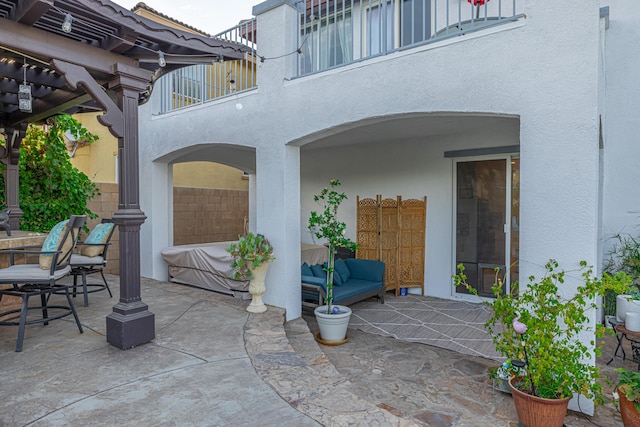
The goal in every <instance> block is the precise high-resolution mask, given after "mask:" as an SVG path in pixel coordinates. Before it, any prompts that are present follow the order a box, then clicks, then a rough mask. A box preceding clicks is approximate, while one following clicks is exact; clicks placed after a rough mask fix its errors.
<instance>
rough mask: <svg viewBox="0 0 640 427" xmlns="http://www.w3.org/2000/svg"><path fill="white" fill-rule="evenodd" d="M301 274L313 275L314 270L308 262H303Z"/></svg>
mask: <svg viewBox="0 0 640 427" xmlns="http://www.w3.org/2000/svg"><path fill="white" fill-rule="evenodd" d="M300 274H302V275H303V276H313V271H311V267H309V264H307V263H306V262H305V263H303V264H302V268H301V269H300Z"/></svg>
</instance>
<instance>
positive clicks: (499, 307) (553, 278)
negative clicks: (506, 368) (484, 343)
mask: <svg viewBox="0 0 640 427" xmlns="http://www.w3.org/2000/svg"><path fill="white" fill-rule="evenodd" d="M545 268H546V272H545V274H544V276H542V278H540V279H539V280H536V279H535V277H533V276H531V277H530V278H529V283H528V284H527V285H526V286H522V287H520V286H519V284H518V283H517V282H516V283H514V284H513V286H512V288H511V289H510V290H509V291H508V292H507V291H506V290H505V289H504V283H503V281H502V279H501V278H500V276H499V271H496V281H495V283H494V285H493V286H492V291H493V296H494V298H493V299H491V300H485V301H484V303H485V304H486V305H487V306H488V307H489V308H490V309H491V316H490V318H489V320H488V321H487V322H486V323H485V328H486V329H487V330H488V332H489V333H490V334H491V336H492V339H493V343H494V344H495V346H496V350H497V351H498V353H500V354H502V355H503V356H504V357H505V358H507V359H511V360H513V361H515V360H520V361H522V362H524V363H523V365H524V368H523V369H524V372H523V374H522V375H520V376H518V377H514V378H512V379H510V381H509V384H510V386H511V391H512V395H513V397H514V403H515V406H516V411H517V413H518V419H519V421H520V422H521V423H522V424H523V425H526V426H527V427H536V426H544V427H553V426H559V427H561V426H562V424H563V420H564V418H565V416H566V412H567V406H568V403H569V399H570V398H571V397H572V396H573V395H574V394H582V395H584V396H585V397H587V398H589V399H592V400H593V401H594V403H595V404H599V403H602V401H603V398H602V385H601V384H600V383H599V382H598V381H597V380H598V379H599V377H600V370H599V368H598V367H596V366H595V364H593V363H592V360H594V359H595V355H596V354H598V353H599V348H598V347H597V346H596V344H595V342H593V341H592V342H591V343H590V344H589V345H587V344H585V343H584V342H582V341H580V339H579V338H580V335H581V334H584V333H587V332H593V328H591V326H590V323H589V317H588V315H587V312H588V310H595V309H596V305H595V302H594V301H595V297H596V296H598V295H603V294H604V292H605V291H606V290H607V289H611V290H613V291H615V292H617V293H624V292H625V291H626V290H627V289H628V287H629V285H630V283H631V279H630V278H629V276H628V275H627V274H625V273H619V274H616V275H615V276H609V275H607V274H605V275H603V277H602V278H596V277H594V276H593V274H592V269H591V268H590V267H587V266H586V263H585V262H582V263H581V267H580V271H581V276H582V280H581V282H582V283H581V285H580V286H578V287H577V288H576V289H575V292H574V291H573V290H572V291H569V292H567V291H566V290H565V289H563V284H564V282H565V277H566V273H565V272H564V271H563V270H560V269H558V263H557V262H556V261H555V260H550V261H549V262H548V263H547V264H546V266H545ZM458 269H459V270H460V272H459V273H458V274H456V275H454V282H455V284H456V285H457V286H464V287H465V288H466V289H467V290H468V291H469V292H470V293H472V294H474V295H476V296H477V295H478V293H477V291H476V289H475V288H473V287H471V286H470V285H469V284H468V283H467V280H466V276H465V275H464V267H463V266H462V265H459V266H458ZM596 329H597V331H596V332H597V334H598V335H600V336H601V334H602V333H603V327H602V325H597V327H596ZM528 405H533V408H527V406H528Z"/></svg>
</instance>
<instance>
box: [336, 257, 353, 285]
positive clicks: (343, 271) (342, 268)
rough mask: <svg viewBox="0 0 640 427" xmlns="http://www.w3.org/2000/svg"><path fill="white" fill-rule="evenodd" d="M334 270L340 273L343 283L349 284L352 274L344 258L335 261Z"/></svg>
mask: <svg viewBox="0 0 640 427" xmlns="http://www.w3.org/2000/svg"><path fill="white" fill-rule="evenodd" d="M333 268H334V269H335V272H337V273H340V277H341V278H342V281H343V282H348V281H349V279H350V278H351V272H350V271H349V267H347V263H346V262H344V260H343V259H342V258H338V259H336V260H335V262H334V264H333Z"/></svg>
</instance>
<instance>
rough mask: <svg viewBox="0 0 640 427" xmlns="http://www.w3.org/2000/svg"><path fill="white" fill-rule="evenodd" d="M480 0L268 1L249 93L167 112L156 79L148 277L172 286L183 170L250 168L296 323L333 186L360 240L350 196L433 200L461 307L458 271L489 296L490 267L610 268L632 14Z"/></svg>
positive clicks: (628, 216)
mask: <svg viewBox="0 0 640 427" xmlns="http://www.w3.org/2000/svg"><path fill="white" fill-rule="evenodd" d="M480 3H482V5H479V6H476V7H474V6H473V4H471V3H470V2H468V1H467V0H404V1H399V0H392V1H388V2H386V3H385V2H380V1H378V0H372V1H369V0H367V1H361V0H354V1H345V2H333V1H326V0H308V1H306V2H296V1H293V0H267V1H265V2H262V3H260V4H257V5H256V6H255V7H254V9H253V13H254V15H255V17H256V21H257V24H256V25H257V31H256V33H255V40H254V41H256V42H257V46H258V47H257V53H256V59H257V60H258V61H259V63H260V64H261V66H260V67H257V68H256V69H257V81H256V84H255V85H254V86H253V87H252V88H250V89H247V90H244V91H241V92H235V93H234V94H233V95H232V96H226V97H221V98H216V99H214V100H211V101H210V102H201V103H196V104H194V105H192V106H189V107H185V108H180V109H177V110H174V111H164V110H163V109H162V108H161V104H162V99H166V98H163V97H166V96H167V94H166V93H165V94H163V93H162V91H163V89H162V85H161V84H160V82H158V84H157V85H156V87H155V89H154V92H153V94H152V96H151V100H150V102H148V103H146V104H145V105H143V106H142V107H141V109H140V117H139V121H140V122H139V126H140V188H141V207H142V209H143V211H144V212H145V214H146V215H147V220H146V222H145V223H144V225H143V226H142V231H141V245H142V248H141V249H142V250H141V270H142V274H143V275H144V276H148V277H153V278H156V279H166V277H167V266H166V264H165V262H164V261H163V260H162V257H161V255H160V252H161V250H162V249H163V248H165V247H167V246H170V245H172V243H173V242H172V241H171V236H172V221H173V219H172V215H173V213H172V212H171V208H170V207H171V206H172V200H171V197H172V196H171V194H172V193H171V189H172V185H171V184H172V173H171V170H172V165H173V164H176V163H180V162H187V161H193V160H209V161H212V162H218V163H223V164H226V165H230V166H234V167H237V168H239V169H241V170H243V171H245V172H247V173H248V174H249V176H250V228H251V229H252V230H254V231H257V232H260V233H262V234H265V235H266V236H267V237H268V238H269V239H270V240H271V242H272V243H273V245H274V247H275V251H276V256H277V260H276V261H275V262H274V263H273V265H272V266H271V268H270V271H269V274H268V277H267V291H266V293H265V295H264V297H263V299H264V301H265V302H266V303H267V304H271V305H275V306H279V307H284V308H285V309H286V313H287V315H286V317H287V319H294V318H297V317H299V316H300V315H301V305H300V242H307V243H312V242H313V238H312V236H311V234H310V233H309V232H308V230H307V229H306V224H307V219H308V216H309V212H310V211H311V210H313V209H315V205H314V203H313V200H312V194H314V193H317V192H318V191H319V190H320V189H321V188H323V187H324V186H325V185H326V183H327V182H328V181H329V179H331V178H338V179H340V181H341V182H342V187H341V189H342V190H344V191H345V192H346V194H347V196H348V197H349V198H348V200H347V202H345V203H344V204H343V206H342V207H341V215H343V218H342V219H344V220H345V221H346V222H347V224H348V227H347V230H348V231H349V232H350V233H351V235H350V237H352V238H354V239H355V237H356V236H355V230H356V203H355V200H356V197H357V196H360V197H375V196H376V195H377V194H381V195H383V196H384V197H392V198H394V197H396V196H397V195H401V196H402V197H403V198H422V197H424V196H427V200H428V202H427V221H426V239H425V260H424V261H425V262H424V265H425V272H424V277H425V279H424V281H425V284H424V289H425V294H427V295H430V296H434V297H440V298H449V299H451V298H461V299H463V298H466V295H464V294H458V293H456V290H455V289H454V288H453V287H452V281H451V275H452V274H453V273H454V271H455V266H456V264H457V263H460V262H463V263H465V265H467V271H468V272H469V271H476V272H477V273H478V283H479V287H480V288H481V290H482V289H483V286H486V283H483V269H484V268H491V269H492V268H493V266H494V265H504V266H509V265H512V267H511V269H509V271H510V273H511V275H512V277H511V279H512V280H513V279H517V276H518V275H519V277H528V276H530V275H532V274H533V275H539V273H540V271H541V269H542V267H543V266H544V264H545V263H546V261H548V260H549V259H550V258H555V259H557V260H558V261H559V262H560V264H561V266H563V267H564V268H566V269H571V268H573V267H577V266H578V263H579V261H581V260H586V261H587V262H588V263H589V264H591V265H594V266H596V269H597V268H599V266H600V265H601V262H602V258H603V256H604V255H603V254H605V253H606V249H607V245H608V238H609V237H610V236H611V235H612V234H614V233H618V232H621V231H625V230H626V231H632V230H633V227H634V226H635V224H637V223H638V214H637V212H638V209H639V208H640V206H639V205H638V200H640V197H639V196H640V186H638V185H637V183H638V175H639V174H638V168H637V165H636V163H637V162H636V160H637V159H638V158H640V144H638V143H637V138H638V135H640V120H638V118H637V114H638V113H637V111H638V110H639V108H638V105H639V103H640V96H639V95H640V94H639V93H638V92H639V89H638V85H637V84H635V83H634V78H636V77H637V76H636V74H637V69H638V67H637V66H638V61H639V58H638V55H634V51H635V48H636V47H637V45H638V40H640V26H638V25H637V24H638V22H640V3H639V2H637V1H636V0H617V1H611V0H608V1H605V0H564V1H545V0H508V1H507V0H487V2H486V3H485V2H480ZM305 6H306V7H305ZM327 6H328V7H327ZM380 17H382V18H380ZM385 17H386V18H385ZM252 28H253V27H252ZM461 28H462V30H461ZM323 43H324V44H323ZM323 46H324V47H323ZM167 78H169V77H168V76H165V77H163V79H167ZM240 107H242V108H240ZM474 269H475V270H474ZM576 277H577V278H579V276H578V275H576ZM576 282H577V280H576ZM569 285H571V284H569ZM593 320H594V321H595V314H594V319H593Z"/></svg>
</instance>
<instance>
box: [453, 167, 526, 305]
mask: <svg viewBox="0 0 640 427" xmlns="http://www.w3.org/2000/svg"><path fill="white" fill-rule="evenodd" d="M519 176H520V163H519V160H518V159H511V158H506V159H505V158H502V159H491V160H475V161H458V162H457V163H456V198H455V209H456V233H455V236H456V241H455V247H456V249H455V252H456V265H458V264H463V265H464V267H465V274H466V275H467V281H468V283H469V284H470V285H471V286H472V287H474V288H475V289H476V290H477V291H478V294H479V295H480V296H483V297H491V296H492V295H493V293H492V291H491V286H492V285H493V284H494V283H495V280H496V270H498V274H499V275H500V276H501V278H502V279H503V280H505V279H506V281H507V283H511V280H517V259H518V241H519V234H518V229H519V222H520V215H519V195H520V192H519V188H520V179H519ZM507 218H510V219H509V220H507ZM507 267H509V268H507ZM511 276H513V277H514V278H512V277H511ZM456 292H458V293H466V292H467V291H466V290H465V289H464V288H462V287H459V288H458V289H456Z"/></svg>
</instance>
